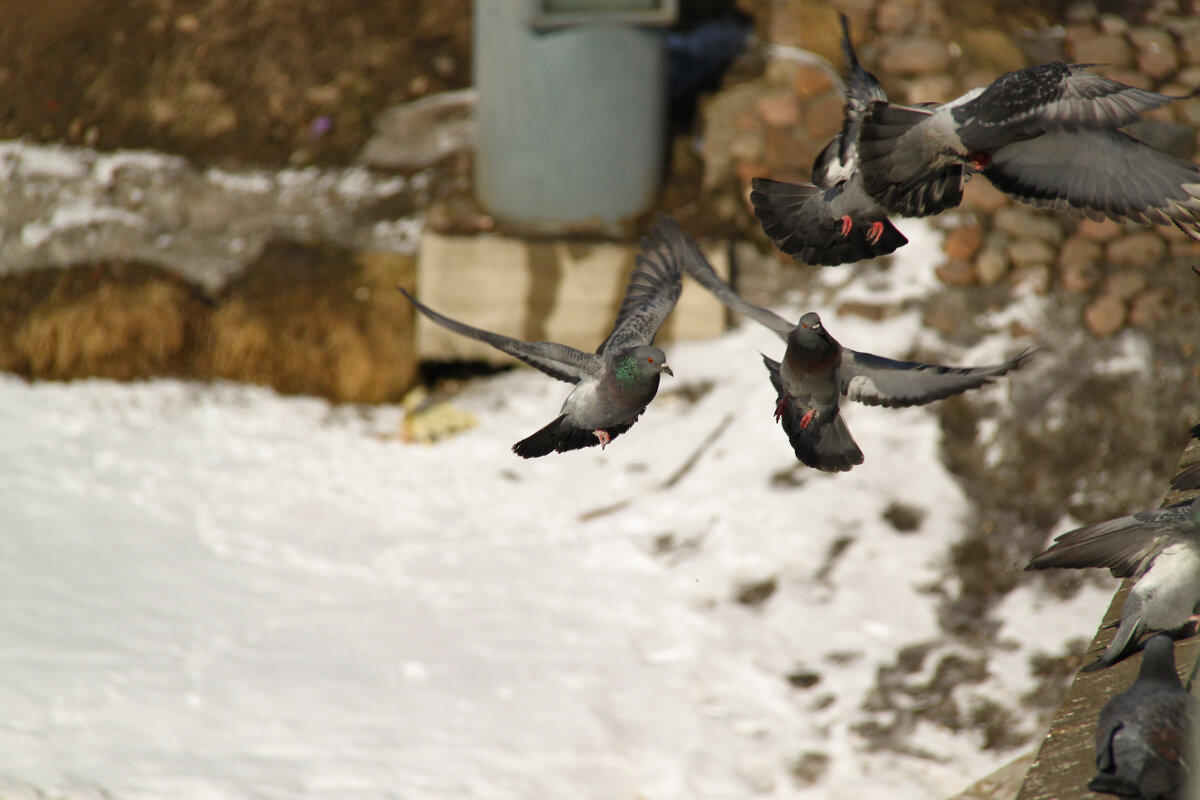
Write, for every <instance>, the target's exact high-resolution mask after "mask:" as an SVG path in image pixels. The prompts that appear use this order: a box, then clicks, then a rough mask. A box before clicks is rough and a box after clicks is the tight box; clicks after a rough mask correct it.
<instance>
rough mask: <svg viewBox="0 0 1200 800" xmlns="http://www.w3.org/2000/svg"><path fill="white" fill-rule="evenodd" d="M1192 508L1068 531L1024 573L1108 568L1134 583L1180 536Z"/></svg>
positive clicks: (1181, 506) (1164, 510) (1157, 511)
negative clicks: (1037, 570)
mask: <svg viewBox="0 0 1200 800" xmlns="http://www.w3.org/2000/svg"><path fill="white" fill-rule="evenodd" d="M1191 505H1192V504H1191V503H1190V502H1187V503H1180V504H1177V505H1173V506H1169V507H1167V508H1160V509H1155V510H1153V511H1139V512H1138V513H1136V514H1131V515H1129V516H1127V517H1118V518H1116V519H1110V520H1106V521H1104V522H1097V523H1095V524H1094V525H1086V526H1084V527H1082V528H1076V529H1075V530H1073V531H1067V532H1066V533H1064V534H1062V535H1061V536H1058V537H1056V538H1055V540H1054V544H1052V545H1051V546H1050V547H1049V548H1047V549H1046V551H1045V552H1043V553H1039V554H1038V555H1036V556H1034V557H1033V558H1032V559H1031V560H1030V562H1029V564H1028V565H1027V566H1026V567H1025V569H1026V571H1029V570H1035V569H1052V568H1055V567H1063V568H1066V569H1088V568H1091V567H1107V568H1108V569H1110V570H1112V574H1113V576H1114V577H1117V578H1131V579H1134V580H1136V579H1137V578H1139V577H1141V576H1142V575H1143V574H1144V573H1145V572H1146V570H1147V569H1148V568H1149V566H1150V563H1151V562H1152V561H1154V559H1155V558H1156V557H1157V556H1158V554H1159V553H1161V552H1162V551H1163V550H1164V549H1165V548H1166V547H1167V546H1168V545H1169V544H1170V543H1171V542H1172V541H1173V540H1174V539H1175V538H1176V537H1177V536H1178V535H1179V531H1178V529H1177V528H1176V526H1177V525H1181V524H1183V523H1186V522H1189V521H1190V520H1191V513H1192V512H1191Z"/></svg>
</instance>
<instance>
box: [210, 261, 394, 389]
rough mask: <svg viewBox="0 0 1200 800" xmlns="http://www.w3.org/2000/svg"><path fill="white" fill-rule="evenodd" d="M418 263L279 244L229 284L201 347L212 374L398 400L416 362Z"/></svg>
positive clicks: (246, 380) (273, 385)
mask: <svg viewBox="0 0 1200 800" xmlns="http://www.w3.org/2000/svg"><path fill="white" fill-rule="evenodd" d="M414 282H415V270H414V265H413V261H412V259H411V258H410V257H408V256H403V255H399V254H393V253H371V254H357V255H356V254H354V253H352V252H349V251H345V250H341V249H338V248H334V247H330V246H317V245H314V246H309V245H302V244H298V243H295V242H276V243H274V244H272V245H270V246H269V247H268V248H267V249H266V250H265V251H264V252H263V254H262V255H261V256H260V257H259V258H258V259H257V260H256V261H255V262H254V263H252V264H250V265H249V266H248V267H247V268H246V270H245V271H244V272H243V274H242V275H241V277H239V278H237V279H236V280H234V281H233V282H232V283H230V284H229V285H228V286H227V287H226V289H225V291H224V292H223V299H222V301H221V303H220V305H219V307H218V309H217V311H216V313H215V314H214V315H213V318H212V322H211V325H210V328H209V337H208V340H207V341H206V343H205V346H204V348H203V350H202V354H201V359H200V363H199V365H198V367H199V372H200V374H201V375H203V376H207V377H214V378H228V379H231V380H238V381H245V382H249V383H259V384H266V385H269V386H272V387H274V388H275V389H276V390H278V391H280V392H284V393H289V394H313V395H319V396H322V397H327V398H329V399H330V400H334V401H338V402H360V403H374V402H381V401H385V400H394V399H398V398H399V397H400V396H401V395H402V394H403V393H404V392H405V391H406V390H407V389H408V388H409V387H410V386H411V385H412V383H413V381H414V379H415V377H416V370H417V363H416V357H415V349H414V345H413V340H412V336H413V327H412V326H413V321H412V308H411V307H410V306H409V304H408V302H407V301H406V300H405V299H404V298H403V297H402V296H401V295H400V293H399V292H397V291H396V289H395V287H396V285H402V286H406V287H408V288H410V289H411V288H412V287H413V284H414Z"/></svg>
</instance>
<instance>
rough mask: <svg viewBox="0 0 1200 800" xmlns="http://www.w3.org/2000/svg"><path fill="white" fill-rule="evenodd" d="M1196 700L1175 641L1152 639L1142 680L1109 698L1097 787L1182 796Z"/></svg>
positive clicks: (1093, 785)
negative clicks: (1181, 671)
mask: <svg viewBox="0 0 1200 800" xmlns="http://www.w3.org/2000/svg"><path fill="white" fill-rule="evenodd" d="M1196 713H1197V703H1196V700H1195V699H1194V698H1193V697H1192V696H1191V695H1190V694H1188V691H1187V690H1186V689H1185V688H1184V687H1183V684H1182V683H1181V682H1180V680H1179V675H1178V674H1177V673H1176V672H1175V641H1174V640H1173V639H1172V638H1171V637H1170V636H1167V635H1165V634H1159V635H1157V636H1155V637H1153V638H1152V639H1150V641H1148V642H1147V643H1146V649H1145V652H1144V653H1143V654H1142V666H1141V669H1140V670H1139V671H1138V676H1137V680H1136V681H1134V683H1133V685H1132V686H1130V687H1129V688H1128V689H1126V690H1125V691H1124V692H1121V694H1119V695H1117V696H1116V697H1114V698H1113V699H1111V700H1109V701H1108V703H1106V704H1105V706H1104V708H1103V709H1102V710H1101V711H1100V718H1099V720H1098V722H1097V725H1096V770H1097V773H1096V777H1094V778H1092V779H1091V780H1090V781H1088V788H1089V789H1091V790H1092V791H1093V792H1103V793H1105V794H1114V795H1117V796H1119V797H1137V798H1142V800H1176V798H1178V800H1182V798H1183V797H1185V791H1184V790H1185V788H1186V784H1187V777H1188V765H1187V753H1188V751H1189V748H1190V747H1191V728H1192V723H1193V721H1194V720H1195V718H1196Z"/></svg>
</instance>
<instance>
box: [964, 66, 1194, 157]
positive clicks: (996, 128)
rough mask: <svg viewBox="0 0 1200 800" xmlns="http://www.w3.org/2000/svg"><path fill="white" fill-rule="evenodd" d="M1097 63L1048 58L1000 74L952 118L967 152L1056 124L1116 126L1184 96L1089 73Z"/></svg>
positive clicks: (1072, 126)
mask: <svg viewBox="0 0 1200 800" xmlns="http://www.w3.org/2000/svg"><path fill="white" fill-rule="evenodd" d="M1093 66H1098V65H1096V64H1064V63H1063V62H1061V61H1052V62H1050V63H1048V64H1039V65H1037V66H1035V67H1028V68H1026V69H1019V70H1016V71H1014V72H1009V73H1006V74H1004V75H1001V76H1000V77H999V78H997V79H996V80H994V81H992V83H991V84H990V85H989V86H988V87H987V88H986V89H984V90H983V91H982V92H980V93H979V94H977V95H976V96H975V97H974V98H972V99H971V100H968V101H966V102H963V103H960V104H958V105H957V107H956V108H955V110H954V116H955V117H956V118H957V120H958V121H959V122H960V125H961V127H960V129H959V136H960V137H961V138H962V141H963V145H964V146H965V147H966V148H967V149H968V150H976V149H982V148H989V147H994V146H996V145H995V143H996V142H997V141H1011V140H1013V139H1014V138H1016V137H1022V136H1036V135H1037V134H1039V133H1042V132H1043V131H1048V130H1054V129H1056V128H1075V129H1078V128H1092V129H1098V128H1120V127H1121V126H1123V125H1128V124H1129V123H1131V122H1133V121H1134V120H1136V119H1137V118H1138V117H1140V116H1141V115H1142V114H1144V113H1145V112H1147V111H1150V110H1151V109H1154V108H1158V107H1159V106H1162V105H1165V104H1167V103H1169V102H1171V101H1173V100H1180V99H1183V98H1179V97H1172V96H1171V95H1166V94H1159V93H1158V92H1149V91H1146V90H1145V89H1138V88H1137V87H1135V86H1129V85H1127V84H1124V83H1121V82H1120V81H1114V80H1113V79H1111V78H1105V77H1104V76H1103V75H1097V74H1096V73H1094V72H1089V71H1088V68H1089V67H1093Z"/></svg>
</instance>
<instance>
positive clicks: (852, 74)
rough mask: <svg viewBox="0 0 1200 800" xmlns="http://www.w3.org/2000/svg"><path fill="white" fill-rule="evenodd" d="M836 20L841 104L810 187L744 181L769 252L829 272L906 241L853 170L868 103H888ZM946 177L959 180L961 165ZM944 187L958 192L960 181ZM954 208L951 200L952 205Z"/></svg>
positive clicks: (845, 23) (847, 25)
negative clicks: (842, 67) (838, 124)
mask: <svg viewBox="0 0 1200 800" xmlns="http://www.w3.org/2000/svg"><path fill="white" fill-rule="evenodd" d="M841 20H842V54H843V57H844V58H845V61H846V69H847V76H846V105H845V108H844V112H843V113H844V121H843V123H842V130H841V131H840V132H838V134H837V135H836V136H834V137H833V140H832V141H830V142H829V144H827V145H825V148H824V149H823V150H821V152H820V153H819V154H818V155H817V158H816V160H815V161H813V166H812V181H813V182H812V183H788V182H785V181H776V180H771V179H769V178H754V179H753V180H751V181H750V187H751V189H752V191H751V192H750V203H751V204H752V205H753V206H754V215H755V216H756V217H758V220H759V222H760V223H762V228H763V232H764V233H766V234H767V236H769V237H770V239H771V241H773V242H774V243H775V246H776V247H778V248H779V249H780V250H782V251H783V252H784V253H787V254H788V255H789V256H791V257H792V258H794V259H795V260H797V261H800V262H802V263H805V264H819V265H821V266H834V265H837V264H845V263H847V262H852V261H862V260H864V259H868V258H875V257H876V256H883V255H887V254H888V253H891V252H892V251H894V250H895V249H896V248H898V247H901V246H902V245H904V244H907V243H908V239H906V238H905V237H904V234H902V233H900V231H898V230H896V228H895V226H894V225H892V223H891V220H889V219H888V217H887V212H886V211H885V210H884V209H883V207H882V206H880V205H879V204H878V203H876V202H875V201H874V200H872V199H871V197H870V196H869V195H868V194H867V193H866V189H865V188H864V187H863V180H862V175H861V173H860V172H859V164H858V160H859V159H858V135H859V128H860V125H861V123H862V118H863V115H864V114H865V113H866V110H867V106H868V105H869V104H870V103H871V102H872V101H882V102H886V101H887V94H886V93H885V92H884V91H883V87H882V86H880V85H879V81H878V80H876V78H875V76H874V75H872V74H871V73H870V72H867V71H866V70H865V69H863V67H862V65H861V64H860V63H859V62H858V57H857V56H856V55H855V53H854V47H853V46H852V45H851V43H850V23H849V21H848V20H847V19H846V15H845V14H842V15H841ZM946 169H947V171H948V172H950V173H952V174H957V175H961V173H962V166H961V165H959V164H952V165H950V166H948V167H947V168H946ZM944 184H945V186H947V187H948V188H950V189H951V190H953V189H957V191H958V192H959V193H960V194H961V192H962V188H961V181H960V180H948V181H945V182H944ZM956 202H957V201H956Z"/></svg>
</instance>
